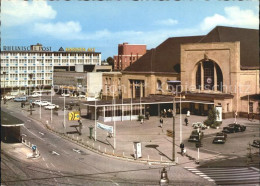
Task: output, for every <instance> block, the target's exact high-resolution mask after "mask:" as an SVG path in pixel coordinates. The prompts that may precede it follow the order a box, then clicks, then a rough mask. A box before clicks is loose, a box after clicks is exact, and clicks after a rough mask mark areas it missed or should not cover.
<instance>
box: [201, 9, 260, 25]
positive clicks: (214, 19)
mask: <svg viewBox="0 0 260 186" xmlns="http://www.w3.org/2000/svg"><path fill="white" fill-rule="evenodd" d="M224 11H225V15H220V14H214V15H213V16H210V17H206V18H205V19H204V20H203V21H202V23H201V24H200V29H201V30H210V29H212V28H214V27H215V26H217V25H221V26H236V27H243V28H258V26H259V18H258V15H257V14H255V13H254V12H253V11H252V10H248V9H247V10H241V9H240V8H239V7H237V6H231V7H225V8H224Z"/></svg>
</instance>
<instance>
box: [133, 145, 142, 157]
mask: <svg viewBox="0 0 260 186" xmlns="http://www.w3.org/2000/svg"><path fill="white" fill-rule="evenodd" d="M134 156H135V159H137V158H141V157H142V145H141V142H134Z"/></svg>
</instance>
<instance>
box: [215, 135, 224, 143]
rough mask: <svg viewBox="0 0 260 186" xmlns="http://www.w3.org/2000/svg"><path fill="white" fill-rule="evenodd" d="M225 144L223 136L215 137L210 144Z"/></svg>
mask: <svg viewBox="0 0 260 186" xmlns="http://www.w3.org/2000/svg"><path fill="white" fill-rule="evenodd" d="M225 142H226V138H225V137H224V136H216V137H215V138H214V139H213V142H212V143H223V144H224V143H225Z"/></svg>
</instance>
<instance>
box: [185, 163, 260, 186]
mask: <svg viewBox="0 0 260 186" xmlns="http://www.w3.org/2000/svg"><path fill="white" fill-rule="evenodd" d="M185 169H187V170H188V171H190V172H192V173H194V174H196V175H198V176H200V177H202V178H204V179H207V180H208V181H210V182H215V183H216V184H217V185H259V184H260V180H259V179H260V174H259V169H258V168H255V167H221V168H220V167H218V168H217V167H215V168H213V167H210V168H204V167H197V168H196V167H185Z"/></svg>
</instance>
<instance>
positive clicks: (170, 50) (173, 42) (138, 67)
mask: <svg viewBox="0 0 260 186" xmlns="http://www.w3.org/2000/svg"><path fill="white" fill-rule="evenodd" d="M202 38H203V36H192V37H171V38H168V39H167V40H165V41H164V42H163V43H162V44H160V45H159V46H157V47H156V48H155V49H151V50H149V51H148V52H147V53H146V54H145V55H143V56H142V57H141V58H140V59H138V60H137V61H136V62H135V63H133V64H132V65H131V66H129V67H127V68H126V69H125V70H124V72H149V73H152V72H157V73H159V72H163V73H165V72H168V73H179V72H178V67H177V66H176V65H178V64H180V45H181V44H184V43H195V42H198V41H199V40H201V39H202Z"/></svg>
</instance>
